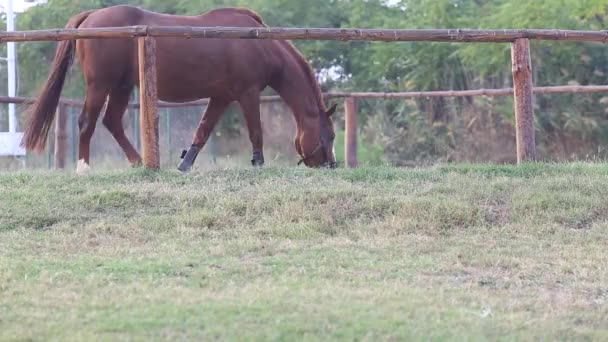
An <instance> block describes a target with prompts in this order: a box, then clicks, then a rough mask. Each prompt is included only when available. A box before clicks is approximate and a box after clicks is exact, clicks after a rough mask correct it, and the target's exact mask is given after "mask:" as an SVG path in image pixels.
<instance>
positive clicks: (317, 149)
mask: <svg viewBox="0 0 608 342" xmlns="http://www.w3.org/2000/svg"><path fill="white" fill-rule="evenodd" d="M335 111H336V105H333V106H332V107H331V108H330V109H329V110H327V111H323V112H321V113H319V136H318V137H316V136H314V135H311V134H306V133H305V132H304V133H303V134H298V137H296V141H295V145H296V150H297V151H298V153H299V154H300V156H301V157H302V159H301V160H300V162H299V163H298V165H300V164H302V163H304V165H306V166H308V167H330V168H332V169H333V168H335V167H336V166H337V163H336V152H335V149H334V139H335V138H336V133H335V131H334V123H333V120H332V115H333V114H334V113H335Z"/></svg>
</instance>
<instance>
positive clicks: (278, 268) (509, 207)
mask: <svg viewBox="0 0 608 342" xmlns="http://www.w3.org/2000/svg"><path fill="white" fill-rule="evenodd" d="M607 197H608V165H607V164H583V163H577V164H569V165H548V164H529V165H523V166H520V167H515V166H492V165H456V166H440V167H434V168H430V169H395V168H361V169H357V170H337V171H329V170H328V171H315V170H307V169H304V168H284V169H277V168H265V169H263V170H253V169H231V170H214V171H208V172H204V173H195V174H192V175H189V176H182V175H180V174H177V173H176V172H172V171H162V172H159V173H153V172H145V171H143V170H129V171H123V172H99V173H94V174H93V175H91V176H88V177H76V176H74V175H71V174H61V173H52V172H21V173H0V340H41V341H49V340H58V341H70V340H146V341H147V340H201V339H203V340H209V339H213V340H217V339H219V340H283V341H293V340H323V341H325V340H367V341H375V340H425V341H426V340H441V341H443V340H456V341H462V340H596V341H605V340H607V339H608V200H607Z"/></svg>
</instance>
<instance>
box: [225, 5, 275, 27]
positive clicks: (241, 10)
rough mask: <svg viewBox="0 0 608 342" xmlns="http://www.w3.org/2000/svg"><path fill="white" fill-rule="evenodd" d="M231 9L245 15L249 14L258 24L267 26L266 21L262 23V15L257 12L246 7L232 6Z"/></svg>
mask: <svg viewBox="0 0 608 342" xmlns="http://www.w3.org/2000/svg"><path fill="white" fill-rule="evenodd" d="M232 10H234V11H235V12H237V13H239V14H243V15H246V16H249V17H251V18H253V20H255V21H257V22H258V23H259V24H260V25H262V26H264V27H267V25H266V23H264V20H262V17H261V16H260V15H259V14H257V13H256V12H254V11H252V10H250V9H247V8H233V9H232Z"/></svg>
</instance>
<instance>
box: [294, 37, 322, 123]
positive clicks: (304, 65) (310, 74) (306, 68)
mask: <svg viewBox="0 0 608 342" xmlns="http://www.w3.org/2000/svg"><path fill="white" fill-rule="evenodd" d="M284 44H285V46H286V47H287V50H288V51H289V52H290V53H291V55H292V56H293V57H294V58H295V60H296V62H297V63H298V65H299V66H300V68H301V69H302V71H303V72H304V74H305V75H306V78H307V79H308V82H310V86H311V87H312V90H313V92H314V93H315V97H316V98H317V101H318V102H319V106H320V109H321V110H323V111H326V110H327V109H326V108H325V102H323V92H322V91H321V87H320V86H319V82H318V81H317V76H316V75H315V72H314V70H313V69H312V67H311V66H310V63H308V61H306V57H304V55H302V53H301V52H300V51H298V49H297V48H296V47H295V45H293V43H291V42H288V41H284Z"/></svg>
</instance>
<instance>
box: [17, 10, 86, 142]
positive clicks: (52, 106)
mask: <svg viewBox="0 0 608 342" xmlns="http://www.w3.org/2000/svg"><path fill="white" fill-rule="evenodd" d="M92 12H93V11H88V12H83V13H80V14H77V15H75V16H73V17H72V18H70V20H69V21H68V23H67V24H66V26H65V28H78V27H79V26H80V25H81V24H82V22H83V21H84V20H85V19H86V18H88V16H89V15H90V14H91V13H92ZM75 49H76V41H75V40H64V41H61V42H60V43H59V46H58V47H57V51H56V52H55V58H54V59H53V64H52V65H51V72H50V74H49V77H48V79H47V81H46V83H45V84H44V87H42V90H41V91H40V95H39V96H38V98H37V99H36V101H35V102H34V103H33V104H32V105H31V106H30V108H28V110H27V113H28V114H29V122H28V125H27V127H26V129H25V132H24V136H23V140H22V141H21V146H24V147H25V148H26V149H27V150H29V151H32V150H33V151H43V150H44V148H45V147H46V140H47V137H48V135H49V130H50V128H51V126H52V124H53V120H54V119H55V110H56V109H57V105H58V104H59V97H60V96H61V90H62V89H63V84H64V82H65V78H66V74H67V72H68V70H69V68H70V66H71V65H72V61H73V59H74V51H75Z"/></svg>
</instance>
